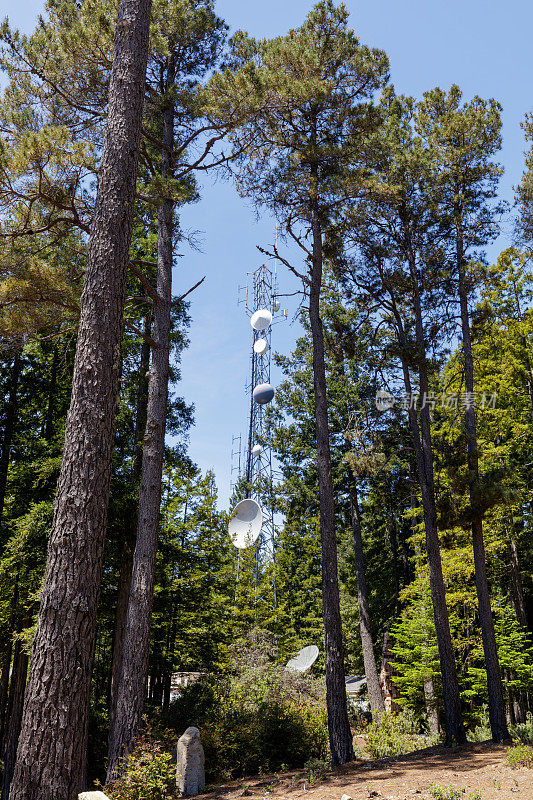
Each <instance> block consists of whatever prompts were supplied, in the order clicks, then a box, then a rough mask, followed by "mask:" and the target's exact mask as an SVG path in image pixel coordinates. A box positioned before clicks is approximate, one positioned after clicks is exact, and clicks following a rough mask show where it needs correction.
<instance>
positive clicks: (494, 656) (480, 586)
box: [456, 219, 509, 742]
mask: <svg viewBox="0 0 533 800" xmlns="http://www.w3.org/2000/svg"><path fill="white" fill-rule="evenodd" d="M456 230H457V284H458V293H459V306H460V312H461V334H462V340H463V344H462V349H463V356H464V376H465V428H466V437H467V458H468V484H469V491H470V511H471V516H472V522H471V525H472V547H473V550H474V570H475V578H476V591H477V599H478V609H479V622H480V625H481V638H482V641H483V653H484V655H485V669H486V672H487V691H488V698H489V720H490V729H491V731H492V740H493V741H494V742H503V741H504V740H505V739H508V738H509V731H508V729H507V720H506V715H505V701H504V696H503V684H502V677H501V672H500V662H499V660H498V648H497V646H496V634H495V631H494V620H493V619H492V609H491V605H490V592H489V582H488V579H487V564H486V558H485V544H484V541H483V509H482V508H481V506H480V497H479V459H478V446H477V432H476V407H475V403H474V358H473V354H472V340H471V336H470V318H469V317H470V315H469V310H468V287H467V283H466V275H465V260H464V248H463V235H462V229H461V222H460V219H459V220H458V221H457V229H456Z"/></svg>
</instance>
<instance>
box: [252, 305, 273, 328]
mask: <svg viewBox="0 0 533 800" xmlns="http://www.w3.org/2000/svg"><path fill="white" fill-rule="evenodd" d="M271 324H272V314H271V313H270V311H269V310H268V308H259V309H258V310H257V311H254V313H253V314H252V316H251V319H250V325H251V326H252V328H253V329H254V331H264V330H266V328H268V326H269V325H271Z"/></svg>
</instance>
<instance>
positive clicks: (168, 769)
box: [105, 733, 178, 800]
mask: <svg viewBox="0 0 533 800" xmlns="http://www.w3.org/2000/svg"><path fill="white" fill-rule="evenodd" d="M105 791H106V794H107V795H108V797H109V798H110V800H174V798H176V797H178V793H177V790H176V767H175V765H174V764H173V763H172V757H171V755H170V753H165V752H163V751H162V745H161V743H160V742H158V741H155V740H154V739H153V738H152V737H151V734H150V733H147V734H146V736H145V737H144V738H143V739H141V741H140V742H139V744H138V745H137V747H136V748H135V750H133V752H132V753H130V755H129V756H127V757H126V759H125V770H124V774H123V775H122V776H121V777H120V778H118V779H117V780H116V781H114V782H113V783H112V784H110V785H108V786H106V790H105Z"/></svg>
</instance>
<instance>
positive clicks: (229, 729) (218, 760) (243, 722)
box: [202, 698, 329, 779]
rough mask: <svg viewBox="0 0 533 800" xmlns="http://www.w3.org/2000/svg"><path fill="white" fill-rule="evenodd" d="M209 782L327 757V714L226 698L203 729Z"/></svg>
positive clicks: (297, 706)
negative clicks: (254, 704)
mask: <svg viewBox="0 0 533 800" xmlns="http://www.w3.org/2000/svg"><path fill="white" fill-rule="evenodd" d="M202 742H203V745H204V749H205V758H206V768H207V771H208V774H209V777H210V779H213V778H220V777H223V776H231V777H240V776H242V775H249V774H257V773H258V772H273V771H276V770H279V769H281V767H282V766H286V767H289V768H291V767H303V766H304V765H305V763H306V762H308V761H309V759H321V760H325V759H326V758H327V757H328V754H329V753H328V728H327V717H326V712H325V709H323V708H321V707H316V706H314V705H311V704H306V703H298V702H294V701H283V700H278V699H275V700H269V699H266V700H263V701H262V702H261V703H259V704H258V706H257V707H256V708H247V707H243V704H242V701H241V700H240V699H239V698H227V699H226V700H225V702H224V703H223V704H222V706H221V708H220V709H219V711H218V713H217V716H216V717H215V718H213V719H211V720H210V721H208V722H206V723H205V724H204V726H203V728H202Z"/></svg>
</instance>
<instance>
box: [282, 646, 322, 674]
mask: <svg viewBox="0 0 533 800" xmlns="http://www.w3.org/2000/svg"><path fill="white" fill-rule="evenodd" d="M318 653H319V650H318V647H317V646H316V644H310V645H308V646H307V647H302V649H301V650H300V652H299V653H297V654H296V655H295V656H294V658H291V660H290V661H289V662H287V666H286V667H285V669H286V670H288V671H289V672H297V673H299V674H302V673H304V672H307V670H308V669H311V667H312V666H313V664H314V663H315V661H316V660H317V658H318Z"/></svg>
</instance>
